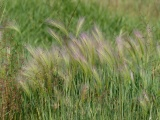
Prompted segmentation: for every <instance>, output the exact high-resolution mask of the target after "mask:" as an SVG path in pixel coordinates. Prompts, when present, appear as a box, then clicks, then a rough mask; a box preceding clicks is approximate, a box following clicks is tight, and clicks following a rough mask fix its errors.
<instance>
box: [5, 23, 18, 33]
mask: <svg viewBox="0 0 160 120" xmlns="http://www.w3.org/2000/svg"><path fill="white" fill-rule="evenodd" d="M5 28H8V29H13V30H15V31H17V32H18V33H21V31H20V28H19V26H18V24H17V23H16V22H8V23H7V26H6V27H5Z"/></svg>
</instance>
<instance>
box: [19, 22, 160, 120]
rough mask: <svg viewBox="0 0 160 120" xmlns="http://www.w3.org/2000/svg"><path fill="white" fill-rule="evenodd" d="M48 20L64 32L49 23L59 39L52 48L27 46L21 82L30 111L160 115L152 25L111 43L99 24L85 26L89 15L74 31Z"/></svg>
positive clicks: (77, 115) (122, 116)
mask: <svg viewBox="0 0 160 120" xmlns="http://www.w3.org/2000/svg"><path fill="white" fill-rule="evenodd" d="M47 23H49V25H50V26H52V27H56V28H58V29H60V31H61V32H62V33H64V37H61V36H59V35H58V34H57V33H56V32H54V31H53V29H51V28H49V29H48V31H49V33H50V34H51V35H52V36H53V37H54V39H55V40H56V41H57V42H58V43H59V45H57V46H55V45H53V47H52V49H50V50H46V49H42V48H33V47H31V46H29V47H27V49H28V51H29V52H30V53H31V59H29V61H28V62H26V64H25V65H24V66H23V68H22V73H21V74H20V75H19V77H18V82H19V83H20V84H21V87H22V89H23V90H24V95H23V97H25V98H26V102H27V104H26V105H29V104H31V103H33V104H31V105H29V106H30V107H29V108H27V109H28V110H27V109H26V110H25V111H26V113H28V112H29V110H30V112H31V113H32V114H30V117H31V116H32V117H39V118H46V117H47V118H48V117H49V118H50V119H53V118H57V119H58V118H59V119H63V118H70V119H72V118H80V119H83V118H88V119H91V118H93V119H97V118H99V119H107V118H108V119H119V118H120V119H147V118H151V119H158V118H159V112H158V111H159V108H160V106H159V97H158V96H159V75H158V73H159V70H160V68H159V65H160V60H159V55H160V51H159V45H158V43H157V42H156V41H154V40H153V39H152V32H151V30H150V28H149V27H147V32H146V34H142V33H141V32H140V31H137V30H136V31H134V35H133V37H131V36H127V35H125V34H120V35H119V36H118V37H117V39H116V41H115V42H113V43H111V42H110V41H107V40H105V39H104V37H103V35H102V33H101V32H100V30H99V29H98V28H97V27H95V28H94V29H93V30H92V31H91V32H84V33H83V32H80V31H81V28H82V25H83V23H84V19H80V21H79V22H78V25H77V28H76V30H75V33H74V34H75V36H74V35H72V34H71V33H69V32H68V30H67V29H66V28H65V27H64V25H63V24H62V23H60V22H56V21H53V20H47ZM24 106H25V105H24ZM25 108H26V107H25ZM44 110H45V111H44ZM53 111H55V112H53ZM60 111H61V112H60ZM42 113H43V114H42ZM45 113H47V114H45Z"/></svg>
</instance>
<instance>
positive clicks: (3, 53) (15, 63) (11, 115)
mask: <svg viewBox="0 0 160 120" xmlns="http://www.w3.org/2000/svg"><path fill="white" fill-rule="evenodd" d="M1 20H2V21H1V22H0V23H1V28H0V119H1V120H5V119H10V120H11V119H15V118H17V117H18V116H19V112H20V104H21V95H20V94H21V91H20V89H19V87H18V85H17V82H16V81H15V78H16V76H17V74H18V73H17V71H18V70H19V69H20V65H21V64H22V63H21V62H22V61H21V60H20V59H21V57H20V54H19V53H18V51H19V48H20V47H21V46H20V45H19V44H17V43H16V42H15V41H14V40H13V39H12V37H13V36H14V34H15V31H18V32H19V29H18V27H17V25H16V24H15V23H14V22H12V21H10V22H8V21H6V20H4V19H1ZM11 29H12V30H14V31H12V30H11Z"/></svg>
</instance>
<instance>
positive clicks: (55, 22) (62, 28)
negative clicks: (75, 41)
mask: <svg viewBox="0 0 160 120" xmlns="http://www.w3.org/2000/svg"><path fill="white" fill-rule="evenodd" d="M46 23H48V24H49V25H51V26H53V27H56V28H58V29H59V30H60V31H61V32H63V33H64V34H65V35H66V36H68V31H67V30H66V28H65V26H64V25H63V24H62V23H61V22H58V21H54V20H50V19H47V20H46Z"/></svg>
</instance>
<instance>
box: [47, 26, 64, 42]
mask: <svg viewBox="0 0 160 120" xmlns="http://www.w3.org/2000/svg"><path fill="white" fill-rule="evenodd" d="M47 31H48V33H49V34H50V35H51V36H52V37H54V38H55V39H56V41H57V42H58V43H59V44H60V45H62V39H61V38H60V37H59V36H58V35H57V34H56V33H55V32H54V31H53V30H52V29H50V28H48V30H47Z"/></svg>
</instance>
